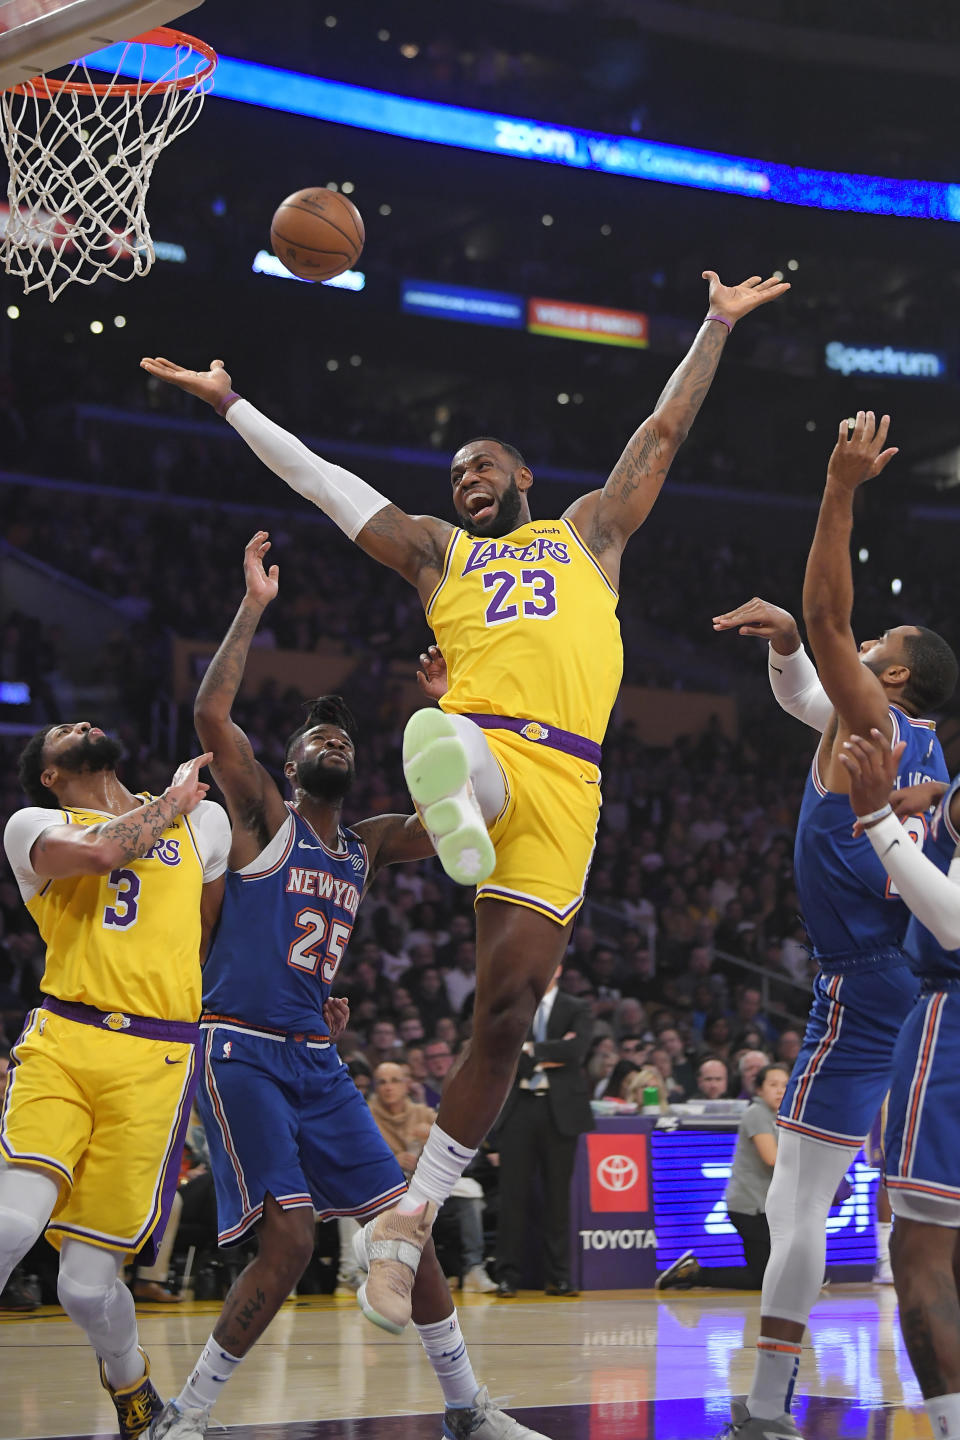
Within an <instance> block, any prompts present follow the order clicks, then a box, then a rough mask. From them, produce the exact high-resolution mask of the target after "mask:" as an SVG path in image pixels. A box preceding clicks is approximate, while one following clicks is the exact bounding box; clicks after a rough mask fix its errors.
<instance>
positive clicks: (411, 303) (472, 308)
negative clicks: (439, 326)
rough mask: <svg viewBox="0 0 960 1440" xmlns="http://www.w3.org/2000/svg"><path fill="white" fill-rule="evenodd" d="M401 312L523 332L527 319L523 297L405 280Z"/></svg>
mask: <svg viewBox="0 0 960 1440" xmlns="http://www.w3.org/2000/svg"><path fill="white" fill-rule="evenodd" d="M400 308H401V310H403V311H404V312H405V313H406V314H407V315H432V316H433V317H434V318H435V319H439V320H465V321H467V323H468V324H471V325H504V326H506V327H507V329H509V330H522V329H523V323H524V320H525V318H526V314H525V309H526V307H525V302H524V299H523V296H522V295H505V294H502V293H501V292H500V291H497V290H476V289H473V288H471V287H469V286H465V285H440V284H436V283H435V282H434V281H432V280H404V281H403V283H402V286H401V290H400Z"/></svg>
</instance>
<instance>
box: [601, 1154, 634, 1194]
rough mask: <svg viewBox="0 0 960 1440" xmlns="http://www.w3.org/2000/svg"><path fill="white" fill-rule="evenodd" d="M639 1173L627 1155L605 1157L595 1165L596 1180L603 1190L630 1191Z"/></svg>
mask: <svg viewBox="0 0 960 1440" xmlns="http://www.w3.org/2000/svg"><path fill="white" fill-rule="evenodd" d="M639 1176H640V1171H639V1169H638V1167H637V1163H636V1161H635V1160H631V1159H630V1156H629V1155H605V1156H604V1157H603V1159H602V1160H601V1161H600V1162H599V1164H598V1165H597V1179H598V1180H599V1182H600V1184H601V1185H602V1186H603V1188H604V1190H632V1189H633V1187H634V1185H636V1183H637V1180H638V1179H639Z"/></svg>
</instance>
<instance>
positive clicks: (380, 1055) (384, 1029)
mask: <svg viewBox="0 0 960 1440" xmlns="http://www.w3.org/2000/svg"><path fill="white" fill-rule="evenodd" d="M401 1050H402V1046H401V1044H400V1041H399V1039H398V1037H397V1028H396V1026H395V1025H394V1023H393V1021H392V1020H375V1021H374V1023H373V1025H372V1026H371V1027H370V1044H369V1045H368V1046H367V1048H366V1052H365V1053H364V1057H363V1058H364V1059H365V1060H366V1062H367V1064H368V1065H369V1067H370V1069H371V1070H372V1071H374V1072H376V1069H377V1066H378V1065H382V1064H383V1062H384V1060H396V1059H397V1058H398V1056H400V1054H401Z"/></svg>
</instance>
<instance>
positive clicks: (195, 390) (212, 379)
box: [140, 355, 231, 409]
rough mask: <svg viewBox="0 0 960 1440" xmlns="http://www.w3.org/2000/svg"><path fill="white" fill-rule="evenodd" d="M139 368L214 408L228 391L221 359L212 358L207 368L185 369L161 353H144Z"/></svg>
mask: <svg viewBox="0 0 960 1440" xmlns="http://www.w3.org/2000/svg"><path fill="white" fill-rule="evenodd" d="M140 369H141V370H146V371H147V372H148V373H149V374H150V375H155V376H156V378H157V379H158V380H165V381H166V382H167V384H168V385H176V386H177V388H178V389H179V390H186V392H187V394H188V395H196V397H197V399H198V400H206V402H207V404H208V405H212V406H213V408H214V409H216V408H217V406H218V405H219V404H220V403H221V401H223V400H224V399H225V398H226V396H227V395H229V393H230V388H231V387H230V376H229V375H228V374H227V372H226V370H225V369H224V368H223V361H222V360H212V361H211V362H210V369H209V370H185V369H184V367H183V366H182V365H177V364H176V363H175V362H174V361H173V360H165V359H164V358H163V356H162V355H154V356H151V355H145V356H144V357H143V359H142V360H141V361H140Z"/></svg>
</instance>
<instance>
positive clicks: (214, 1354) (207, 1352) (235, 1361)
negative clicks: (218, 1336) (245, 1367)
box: [176, 1335, 243, 1410]
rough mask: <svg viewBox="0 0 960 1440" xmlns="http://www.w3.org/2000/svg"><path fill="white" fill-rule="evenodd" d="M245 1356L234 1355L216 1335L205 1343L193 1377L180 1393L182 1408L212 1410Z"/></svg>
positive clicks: (178, 1405) (179, 1399)
mask: <svg viewBox="0 0 960 1440" xmlns="http://www.w3.org/2000/svg"><path fill="white" fill-rule="evenodd" d="M242 1359H243V1356H242V1355H231V1354H230V1353H229V1351H227V1350H224V1348H223V1346H222V1345H221V1344H219V1342H218V1341H216V1340H214V1338H213V1336H212V1335H211V1336H210V1339H209V1340H208V1341H207V1343H206V1345H204V1347H203V1350H202V1352H201V1354H200V1359H199V1360H198V1361H197V1364H196V1368H195V1369H194V1372H193V1374H192V1375H191V1376H190V1379H189V1380H188V1381H187V1383H186V1385H184V1387H183V1389H182V1390H181V1391H180V1394H179V1395H178V1396H177V1401H176V1403H177V1408H178V1409H179V1410H209V1409H210V1407H211V1405H215V1404H216V1403H217V1400H218V1399H219V1397H220V1395H221V1394H222V1392H223V1387H224V1385H226V1383H227V1381H228V1380H229V1379H230V1376H231V1375H232V1374H233V1372H234V1371H235V1370H236V1368H237V1366H238V1365H239V1364H240V1361H241V1360H242Z"/></svg>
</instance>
